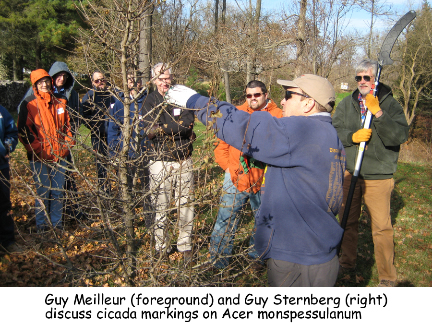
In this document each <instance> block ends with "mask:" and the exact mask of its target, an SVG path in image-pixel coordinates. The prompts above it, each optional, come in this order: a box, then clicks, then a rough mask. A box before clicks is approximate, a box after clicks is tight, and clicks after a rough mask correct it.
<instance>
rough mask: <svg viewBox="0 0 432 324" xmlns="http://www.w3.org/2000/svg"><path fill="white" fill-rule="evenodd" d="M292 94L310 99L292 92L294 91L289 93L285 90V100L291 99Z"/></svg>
mask: <svg viewBox="0 0 432 324" xmlns="http://www.w3.org/2000/svg"><path fill="white" fill-rule="evenodd" d="M294 94H296V95H299V96H302V97H305V98H310V97H309V96H307V95H304V94H303V93H298V92H294V91H291V90H286V91H285V100H289V99H291V98H292V95H294Z"/></svg>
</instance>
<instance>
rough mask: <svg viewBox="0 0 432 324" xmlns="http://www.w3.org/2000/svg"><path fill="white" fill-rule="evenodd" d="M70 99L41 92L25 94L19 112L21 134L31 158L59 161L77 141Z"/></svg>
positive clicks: (20, 136)
mask: <svg viewBox="0 0 432 324" xmlns="http://www.w3.org/2000/svg"><path fill="white" fill-rule="evenodd" d="M66 104H67V100H66V99H64V98H57V97H56V96H54V95H53V94H52V93H45V92H40V93H39V92H38V91H37V90H36V88H35V89H34V94H32V95H30V96H28V97H27V98H25V99H24V100H23V101H22V103H21V106H20V112H19V116H18V135H19V140H20V141H21V143H23V144H24V147H25V148H26V150H27V157H28V159H29V160H46V161H52V162H57V161H58V160H59V157H62V158H64V157H66V156H67V155H68V154H69V148H70V147H71V146H73V145H74V144H75V142H74V141H73V139H72V133H71V129H70V124H69V114H68V112H67V110H66Z"/></svg>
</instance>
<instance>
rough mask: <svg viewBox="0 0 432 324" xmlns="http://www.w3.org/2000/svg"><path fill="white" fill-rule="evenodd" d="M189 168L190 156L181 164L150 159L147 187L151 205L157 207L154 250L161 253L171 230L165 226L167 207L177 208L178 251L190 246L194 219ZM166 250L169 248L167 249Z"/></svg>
mask: <svg viewBox="0 0 432 324" xmlns="http://www.w3.org/2000/svg"><path fill="white" fill-rule="evenodd" d="M192 167H193V166H192V159H187V160H185V161H183V162H182V163H178V162H163V161H156V162H154V161H151V162H150V166H149V173H150V190H152V191H153V194H152V204H153V206H154V209H155V210H156V217H155V241H156V250H157V251H160V252H162V251H163V250H164V249H165V247H166V245H167V243H169V241H170V234H169V233H172V232H173V231H172V229H169V228H167V212H168V209H169V208H175V207H177V208H178V209H180V215H179V217H178V229H179V235H178V238H177V250H178V251H179V252H184V251H189V250H191V249H192V242H191V241H192V240H191V236H192V224H193V218H194V208H193V204H192V201H193V173H192ZM173 192H174V193H175V199H174V200H172V198H173V197H172V194H173ZM171 203H173V204H171ZM169 250H170V248H169V247H168V252H169Z"/></svg>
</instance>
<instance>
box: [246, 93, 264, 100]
mask: <svg viewBox="0 0 432 324" xmlns="http://www.w3.org/2000/svg"><path fill="white" fill-rule="evenodd" d="M262 95H263V93H262V92H260V93H254V94H252V93H247V94H246V98H248V99H250V98H252V97H254V98H259V97H261V96H262Z"/></svg>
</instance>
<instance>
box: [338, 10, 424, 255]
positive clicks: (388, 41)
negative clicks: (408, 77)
mask: <svg viewBox="0 0 432 324" xmlns="http://www.w3.org/2000/svg"><path fill="white" fill-rule="evenodd" d="M415 17H416V13H415V11H413V10H411V11H409V12H407V13H406V14H405V15H403V16H402V18H400V19H399V20H398V21H397V23H396V24H395V25H394V26H393V27H392V29H391V30H390V31H389V32H388V34H387V36H386V38H385V39H384V42H383V44H382V46H381V50H380V53H379V55H378V69H377V75H376V78H375V87H374V89H373V95H374V97H376V96H377V95H378V86H379V79H380V77H381V70H382V67H383V66H384V65H392V64H393V60H392V59H391V58H390V53H391V51H392V49H393V46H394V44H395V43H396V40H397V38H398V37H399V35H400V33H401V32H402V30H403V29H404V28H405V27H406V26H408V24H409V23H410V22H411V21H412V20H413V19H414V18H415ZM366 108H367V107H366ZM372 117H373V116H372V113H371V112H370V111H369V110H368V111H367V113H366V119H365V121H364V126H363V128H365V129H369V128H370V125H371V123H372ZM365 147H366V142H361V143H360V145H359V149H358V153H357V159H356V163H355V167H354V172H353V175H352V177H351V184H350V188H349V191H348V196H347V200H346V202H345V209H344V213H343V216H342V221H341V227H342V229H343V230H344V231H345V227H346V224H347V221H348V215H349V212H350V209H351V202H352V199H353V196H354V190H355V186H356V183H357V179H358V175H359V173H360V169H361V164H362V161H363V154H364V150H365ZM342 240H343V234H342V238H341V241H340V242H339V245H338V247H337V254H338V255H339V251H340V248H341V245H342Z"/></svg>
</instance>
